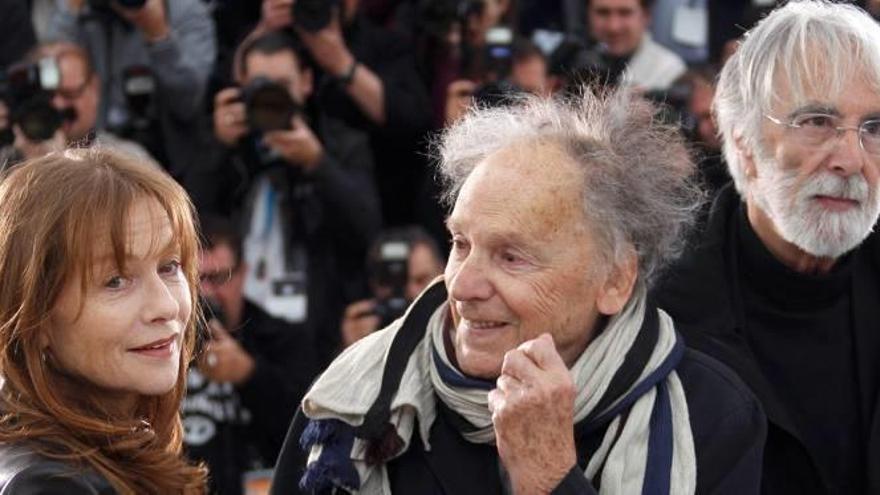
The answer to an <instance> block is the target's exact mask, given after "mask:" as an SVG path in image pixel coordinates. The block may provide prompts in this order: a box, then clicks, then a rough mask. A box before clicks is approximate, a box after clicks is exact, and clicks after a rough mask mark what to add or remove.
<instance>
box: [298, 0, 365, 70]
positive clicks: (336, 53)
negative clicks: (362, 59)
mask: <svg viewBox="0 0 880 495" xmlns="http://www.w3.org/2000/svg"><path fill="white" fill-rule="evenodd" d="M296 32H297V34H299V37H300V39H301V40H302V41H303V44H305V45H306V48H307V49H308V50H309V52H310V53H311V54H312V58H314V59H315V62H317V63H318V65H320V66H321V68H322V69H323V70H324V72H326V73H328V74H330V75H331V76H334V77H341V76H343V75H344V74H345V72H346V71H347V70H348V69H349V68H350V67H351V64H352V63H354V56H353V55H352V54H351V52H350V51H349V50H348V46H347V45H346V44H345V38H344V37H343V35H342V28H341V27H340V26H339V9H336V11H335V12H334V14H333V15H332V16H331V18H330V24H329V25H327V27H325V28H324V29H322V30H320V31H318V32H316V33H310V32H308V31H306V30H305V29H300V28H297V29H296Z"/></svg>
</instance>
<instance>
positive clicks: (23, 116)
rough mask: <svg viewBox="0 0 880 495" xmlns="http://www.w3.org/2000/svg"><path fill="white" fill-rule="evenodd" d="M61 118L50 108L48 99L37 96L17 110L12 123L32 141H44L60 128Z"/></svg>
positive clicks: (59, 114)
mask: <svg viewBox="0 0 880 495" xmlns="http://www.w3.org/2000/svg"><path fill="white" fill-rule="evenodd" d="M62 120H63V117H62V115H61V113H60V112H59V111H58V110H56V109H55V107H53V106H52V103H51V102H50V101H49V99H48V97H44V96H37V97H34V98H32V99H30V100H28V101H26V102H24V103H22V104H21V105H20V106H19V107H18V108H17V109H16V114H15V115H14V116H13V121H14V122H15V123H16V124H18V127H19V128H20V129H21V132H23V133H24V135H25V136H27V138H28V139H30V140H32V141H45V140H47V139H49V138H51V137H52V136H53V135H54V134H55V131H57V130H58V129H60V128H61V123H62Z"/></svg>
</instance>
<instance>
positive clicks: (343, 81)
mask: <svg viewBox="0 0 880 495" xmlns="http://www.w3.org/2000/svg"><path fill="white" fill-rule="evenodd" d="M358 65H360V64H358V61H357V60H354V61H353V62H352V63H351V65H350V66H349V67H348V70H346V71H345V72H344V73H343V74H342V75H341V76H334V77H333V82H335V83H336V84H338V85H339V86H341V87H343V88H345V87H347V86H348V85H349V84H351V82H352V81H354V72H355V71H356V70H357V67H358Z"/></svg>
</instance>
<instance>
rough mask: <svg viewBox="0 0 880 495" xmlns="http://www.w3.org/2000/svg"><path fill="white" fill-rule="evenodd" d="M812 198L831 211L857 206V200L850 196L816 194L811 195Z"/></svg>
mask: <svg viewBox="0 0 880 495" xmlns="http://www.w3.org/2000/svg"><path fill="white" fill-rule="evenodd" d="M813 199H815V200H816V201H818V202H819V203H820V204H821V205H822V206H824V207H825V208H828V209H829V210H833V211H845V210H848V209H850V208H856V207H858V206H859V201H858V200H855V199H850V198H842V197H835V196H823V195H816V196H813Z"/></svg>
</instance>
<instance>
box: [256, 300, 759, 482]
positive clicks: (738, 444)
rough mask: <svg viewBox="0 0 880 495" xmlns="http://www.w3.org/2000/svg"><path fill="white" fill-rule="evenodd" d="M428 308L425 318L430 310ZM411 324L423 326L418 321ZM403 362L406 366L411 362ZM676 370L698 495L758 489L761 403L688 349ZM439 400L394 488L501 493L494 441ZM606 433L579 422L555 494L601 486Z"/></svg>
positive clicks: (292, 463)
mask: <svg viewBox="0 0 880 495" xmlns="http://www.w3.org/2000/svg"><path fill="white" fill-rule="evenodd" d="M425 297H427V295H426V296H423V298H425ZM432 307H436V306H432ZM651 307H653V306H651ZM419 309H420V307H419V302H416V306H415V307H414V308H413V309H411V310H410V312H409V313H408V316H407V320H405V322H404V327H403V328H402V329H401V330H400V332H399V333H398V336H397V338H396V339H395V342H394V345H392V348H391V351H392V352H393V351H395V350H400V349H401V347H398V346H397V344H399V343H400V341H401V340H402V339H406V338H407V336H404V337H403V338H402V339H401V335H404V334H406V333H408V332H407V328H406V327H407V325H408V324H411V323H410V320H418V318H420V317H419V316H418V315H419V313H420V311H419ZM424 314H425V315H426V316H424V318H425V319H427V317H428V316H430V311H426V312H424ZM646 321H650V319H646ZM424 323H425V322H423V324H424ZM414 326H418V323H416V324H415V325H414ZM406 355H407V356H408V355H409V354H406ZM391 361H392V360H389V362H391ZM403 362H404V364H405V362H406V360H403ZM393 367H394V365H393V364H391V365H388V364H386V375H387V372H388V370H389V369H392V368H393ZM676 371H677V373H678V376H679V379H680V380H681V383H682V387H683V388H684V392H685V396H686V399H687V402H688V412H689V417H690V422H691V429H692V433H693V438H694V445H695V451H696V461H697V493H717V494H731V495H747V494H753V493H758V490H759V487H760V471H761V453H762V451H763V446H764V439H765V434H766V422H765V419H764V413H763V412H762V411H761V409H760V406H759V405H758V402H757V401H756V400H755V398H754V397H753V396H752V394H751V393H750V392H749V390H748V388H747V387H746V386H745V385H744V384H743V383H742V382H741V381H740V380H739V378H737V376H736V375H735V374H734V373H733V372H731V371H730V370H729V369H727V368H726V367H725V366H724V365H722V364H721V363H719V362H717V361H715V360H714V359H712V358H710V357H708V356H705V355H703V354H701V353H699V352H696V351H693V350H688V351H686V353H685V355H684V357H683V358H682V361H681V362H680V363H679V365H678V367H677V368H676ZM386 381H388V382H393V379H392V380H388V376H383V387H382V389H383V390H385V385H384V384H385V383H386ZM395 390H396V388H395ZM382 397H383V393H382V392H380V398H379V399H377V403H380V402H381V401H382V400H383V398H382ZM436 403H437V404H438V414H437V417H436V419H435V421H434V424H433V425H432V427H431V432H430V437H431V451H426V450H425V449H424V447H423V445H422V443H421V440H420V438H419V435H415V434H414V435H413V437H412V442H411V443H410V446H409V449H408V450H407V451H406V452H404V453H403V454H402V455H401V456H400V457H397V458H395V459H393V460H392V461H390V462H389V463H388V464H387V469H388V475H389V480H390V483H391V490H392V492H393V493H400V494H410V493H419V494H447V495H468V494H474V495H477V494H479V495H486V494H499V495H500V494H501V493H502V491H501V490H502V484H501V479H500V475H499V469H498V463H499V460H498V454H497V452H496V450H495V447H494V446H492V445H480V444H473V443H470V442H468V441H466V440H465V439H464V438H463V437H462V435H461V434H460V433H459V430H458V429H456V428H455V426H453V425H454V424H455V423H456V422H457V421H458V422H460V421H462V420H461V419H458V420H456V418H455V415H454V413H452V412H451V411H450V410H448V409H446V408H445V407H444V406H443V405H442V404H443V403H442V401H440V400H437V402H436ZM389 404H390V402H389ZM374 406H375V404H374ZM371 410H372V408H371ZM368 416H370V414H369V413H368ZM305 426H306V418H305V416H304V415H303V414H302V413H301V412H299V413H298V414H297V416H296V418H295V419H294V422H293V424H292V425H291V428H290V431H289V432H288V434H287V439H286V440H285V443H284V447H283V448H282V452H281V454H280V455H279V458H278V463H277V465H276V467H275V476H274V479H273V484H272V492H271V493H273V494H275V495H282V494H296V493H300V491H299V488H298V483H299V480H300V478H301V477H302V474H303V468H304V466H305V457H306V456H305V453H304V452H302V450H301V449H300V446H299V439H300V437H301V436H302V432H303V430H304V428H305ZM604 432H605V429H604V428H599V429H598V430H596V431H594V432H590V433H586V432H583V431H582V429H581V428H580V427H579V425H577V424H576V425H575V440H576V444H577V449H578V459H579V462H581V465H580V466H576V467H574V468H572V470H571V472H569V474H568V476H567V477H566V478H564V479H563V480H562V482H561V483H560V485H559V486H558V487H557V488H556V489H555V490H554V494H557V495H560V494H593V493H597V490H598V488H599V487H594V486H591V484H590V482H588V481H587V480H586V478H585V477H584V476H583V471H584V469H585V468H586V462H587V461H588V460H589V458H590V455H591V453H592V452H595V451H596V450H597V449H598V448H599V445H600V444H601V441H602V437H603V436H604ZM597 482H598V481H597Z"/></svg>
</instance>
